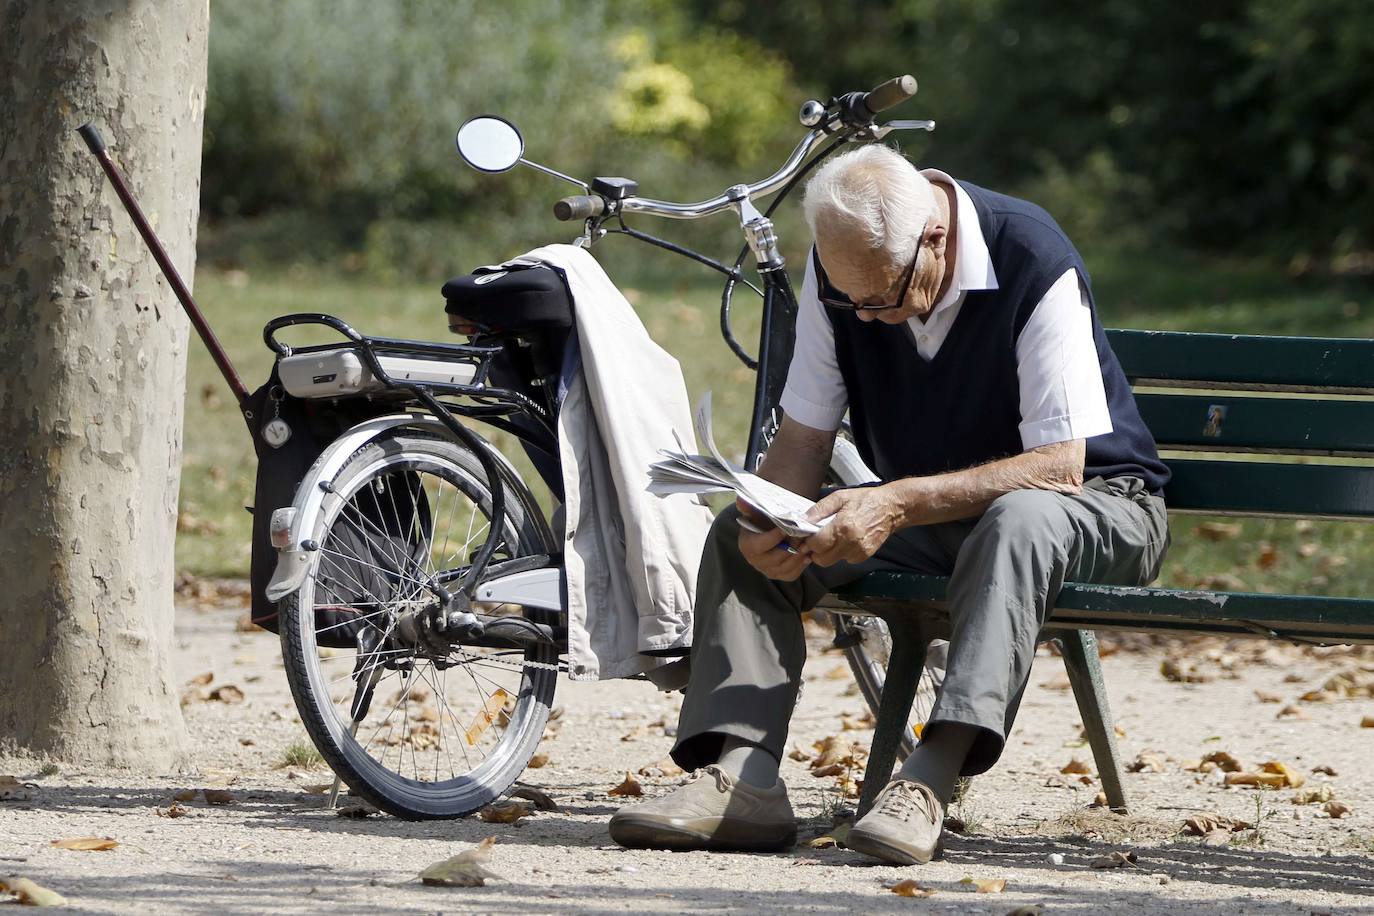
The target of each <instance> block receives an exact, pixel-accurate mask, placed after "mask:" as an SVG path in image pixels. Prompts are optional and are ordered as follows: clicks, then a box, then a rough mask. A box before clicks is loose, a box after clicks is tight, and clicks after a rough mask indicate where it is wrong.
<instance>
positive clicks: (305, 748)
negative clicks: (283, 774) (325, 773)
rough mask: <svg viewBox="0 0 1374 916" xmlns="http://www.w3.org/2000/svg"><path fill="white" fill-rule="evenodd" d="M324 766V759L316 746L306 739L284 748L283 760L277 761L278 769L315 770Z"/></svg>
mask: <svg viewBox="0 0 1374 916" xmlns="http://www.w3.org/2000/svg"><path fill="white" fill-rule="evenodd" d="M324 765H325V764H324V757H322V756H321V755H320V752H319V751H318V750H316V749H315V745H313V744H311V743H310V742H309V741H306V740H305V739H304V738H301V739H298V740H296V741H292V742H291V743H290V744H288V745H287V746H286V747H284V748H283V749H282V752H281V759H279V760H278V761H277V767H278V769H286V768H287V767H291V768H294V769H298V770H315V769H319V768H321V767H323V766H324Z"/></svg>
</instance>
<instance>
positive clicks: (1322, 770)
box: [1312, 764, 1336, 776]
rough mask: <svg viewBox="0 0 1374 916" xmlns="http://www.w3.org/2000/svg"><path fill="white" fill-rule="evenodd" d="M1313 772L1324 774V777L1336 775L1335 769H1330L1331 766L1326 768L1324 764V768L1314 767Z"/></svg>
mask: <svg viewBox="0 0 1374 916" xmlns="http://www.w3.org/2000/svg"><path fill="white" fill-rule="evenodd" d="M1312 772H1313V773H1322V774H1324V775H1326V776H1335V775H1336V769H1335V767H1329V766H1326V765H1325V764H1323V765H1322V766H1316V767H1313V768H1312Z"/></svg>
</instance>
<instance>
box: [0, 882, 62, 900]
mask: <svg viewBox="0 0 1374 916" xmlns="http://www.w3.org/2000/svg"><path fill="white" fill-rule="evenodd" d="M0 891H8V892H9V893H11V894H13V895H14V897H15V900H16V901H18V902H19V903H20V904H22V905H24V906H66V905H67V898H66V897H63V896H62V895H61V894H59V893H58V892H57V891H50V890H48V889H47V888H46V887H43V886H42V885H39V884H34V883H33V882H32V881H30V880H29V879H28V878H0Z"/></svg>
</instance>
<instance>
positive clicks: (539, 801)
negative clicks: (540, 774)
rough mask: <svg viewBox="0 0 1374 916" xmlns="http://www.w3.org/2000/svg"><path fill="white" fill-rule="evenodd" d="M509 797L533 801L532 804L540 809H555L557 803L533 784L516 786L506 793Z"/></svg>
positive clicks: (556, 808)
mask: <svg viewBox="0 0 1374 916" xmlns="http://www.w3.org/2000/svg"><path fill="white" fill-rule="evenodd" d="M507 794H508V795H509V796H510V797H511V798H523V799H525V800H526V801H531V802H534V806H535V807H536V808H538V809H539V810H540V811H557V810H558V803H557V802H556V801H554V800H553V796H551V795H550V794H549V793H547V792H545V791H544V790H542V789H536V788H535V787H534V786H516V787H515V788H514V789H511V790H510V792H508V793H507Z"/></svg>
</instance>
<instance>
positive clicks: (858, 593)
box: [822, 572, 1374, 644]
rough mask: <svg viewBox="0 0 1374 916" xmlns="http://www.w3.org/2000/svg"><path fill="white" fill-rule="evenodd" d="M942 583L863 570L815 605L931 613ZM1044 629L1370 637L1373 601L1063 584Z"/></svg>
mask: <svg viewBox="0 0 1374 916" xmlns="http://www.w3.org/2000/svg"><path fill="white" fill-rule="evenodd" d="M948 583H949V579H948V578H947V577H945V576H929V575H922V574H920V573H905V572H877V573H870V574H869V575H867V576H865V577H864V578H862V579H860V580H858V581H857V582H854V583H852V584H850V585H846V586H844V587H843V588H840V589H837V590H836V591H835V592H834V593H833V594H832V595H830V596H829V597H828V598H827V599H826V600H825V601H824V602H822V607H825V608H827V609H828V610H832V611H844V610H847V609H859V608H862V609H863V610H864V611H866V612H869V613H874V614H878V615H880V616H884V617H886V616H889V615H892V614H901V613H904V612H909V611H910V609H911V606H912V605H913V604H924V605H927V606H928V607H929V609H930V610H934V611H937V612H938V611H941V610H943V604H944V600H945V588H946V586H947V585H948ZM1046 629H1048V630H1062V629H1093V630H1101V629H1131V630H1154V631H1159V630H1177V631H1184V632H1193V633H1211V634H1217V635H1239V636H1267V637H1270V638H1275V639H1290V640H1294V641H1298V642H1313V643H1320V644H1350V643H1374V599H1369V598H1332V597H1324V596H1315V595H1269V594H1259V593H1255V592H1216V591H1200V590H1195V589H1174V588H1156V587H1148V588H1134V587H1131V586H1124V585H1090V584H1085V583H1078V582H1070V583H1067V584H1065V586H1064V588H1063V590H1061V591H1060V593H1059V601H1058V603H1057V605H1056V607H1055V610H1054V612H1053V613H1052V614H1051V615H1050V618H1049V620H1048V621H1047V622H1046Z"/></svg>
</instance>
